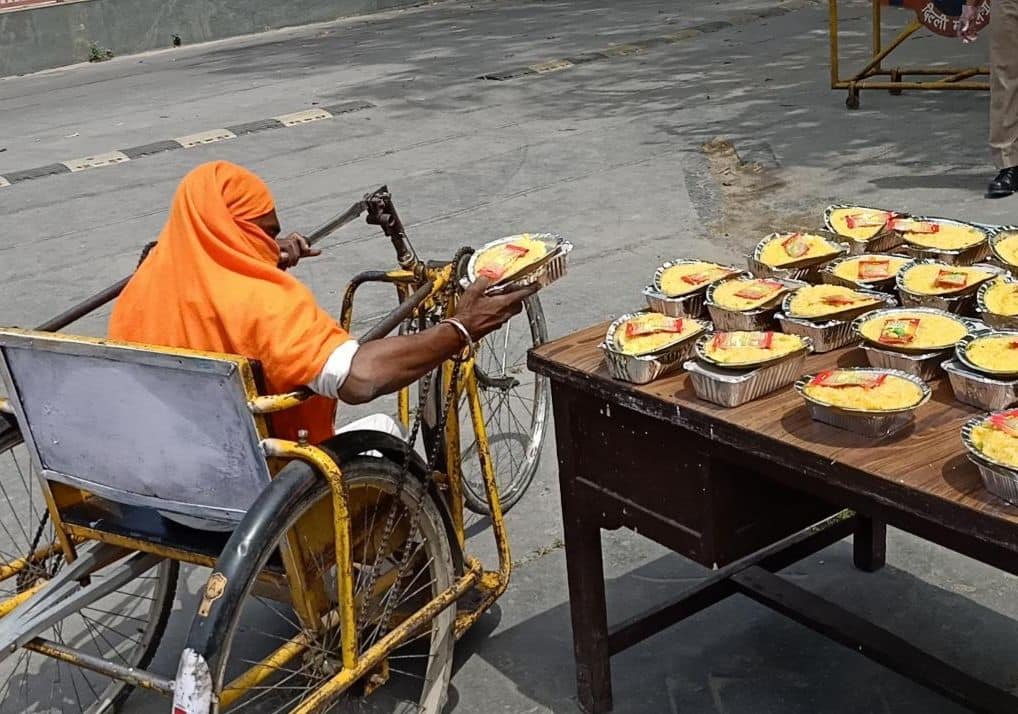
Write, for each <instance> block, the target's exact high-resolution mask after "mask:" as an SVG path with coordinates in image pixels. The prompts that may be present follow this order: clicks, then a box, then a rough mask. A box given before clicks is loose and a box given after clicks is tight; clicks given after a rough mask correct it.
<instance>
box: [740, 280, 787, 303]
mask: <svg viewBox="0 0 1018 714" xmlns="http://www.w3.org/2000/svg"><path fill="white" fill-rule="evenodd" d="M784 289H785V285H784V283H779V282H778V281H776V280H753V281H751V282H748V283H746V284H745V285H744V286H743V287H741V288H739V290H738V292H736V293H735V297H741V298H743V299H744V300H762V299H763V298H765V297H770V296H772V295H777V294H778V293H779V292H780V291H782V290H784Z"/></svg>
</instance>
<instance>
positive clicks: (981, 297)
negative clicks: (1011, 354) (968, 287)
mask: <svg viewBox="0 0 1018 714" xmlns="http://www.w3.org/2000/svg"><path fill="white" fill-rule="evenodd" d="M994 282H995V281H993V280H987V281H986V282H985V283H983V284H982V285H980V286H979V290H978V291H976V310H977V311H978V312H979V318H980V319H981V320H982V321H983V322H985V323H986V324H987V325H989V326H990V327H992V328H994V329H997V330H1015V329H1018V315H1000V314H998V313H995V312H991V311H990V308H989V307H988V306H987V305H986V293H987V292H989V290H990V288H991V287H993V285H994ZM1004 283H1007V284H1011V285H1018V280H1015V279H1014V278H1012V277H1010V276H1008V277H1006V278H1004Z"/></svg>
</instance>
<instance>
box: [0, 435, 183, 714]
mask: <svg viewBox="0 0 1018 714" xmlns="http://www.w3.org/2000/svg"><path fill="white" fill-rule="evenodd" d="M33 554H34V556H33ZM20 559H23V560H22V561H21V563H20V564H19V565H16V566H15V567H20V568H21V569H20V570H19V572H17V573H16V574H14V575H12V576H10V577H7V578H5V579H3V580H0V603H5V602H11V601H12V599H13V598H16V597H18V595H19V594H21V593H24V592H26V591H28V590H30V589H32V588H34V587H40V586H42V584H43V582H44V581H45V580H46V579H48V578H51V577H53V575H55V574H56V573H57V572H59V571H60V569H61V568H62V567H63V565H64V557H63V552H62V551H61V550H60V549H59V547H58V545H57V540H56V532H55V530H54V527H53V524H52V522H51V521H50V519H49V517H48V514H47V513H46V505H45V502H44V500H43V496H42V489H41V486H40V484H39V482H38V480H37V478H36V476H35V475H34V474H33V473H31V470H30V464H29V456H28V451H27V449H26V448H25V446H24V445H23V444H21V443H20V442H18V443H15V444H11V443H10V441H8V442H7V443H6V444H0V565H6V566H11V565H13V564H15V563H17V562H18V561H19V560H20ZM178 570H179V565H178V564H177V563H176V562H173V561H163V563H161V564H160V565H158V566H156V567H155V568H153V569H152V570H150V571H148V572H147V573H145V574H143V575H142V576H141V577H139V578H137V579H136V580H133V581H131V582H130V583H127V584H126V585H124V586H123V587H122V588H120V589H118V590H117V591H115V592H113V593H111V594H110V595H108V596H106V597H104V598H101V599H99V600H97V601H96V602H94V603H92V604H91V605H89V606H88V607H85V608H82V609H81V610H80V611H79V612H76V613H74V614H72V615H70V616H68V617H67V618H65V619H64V620H62V621H61V622H60V623H58V624H56V625H54V626H53V627H51V628H50V629H49V630H48V631H46V632H43V633H42V634H41V636H42V637H44V638H46V639H49V640H53V641H55V642H57V643H58V644H61V645H64V646H67V647H72V648H74V649H76V650H79V651H82V652H85V653H86V654H89V655H93V656H97V657H100V658H102V659H105V660H109V661H111V662H114V663H116V664H120V665H125V666H129V667H139V668H144V667H146V666H147V665H148V664H149V662H150V660H151V658H152V656H153V654H155V650H156V647H157V646H158V644H159V640H160V638H161V637H162V634H163V632H164V630H165V628H166V622H167V619H168V618H169V615H170V611H171V610H172V607H173V598H174V594H175V592H176V584H177V575H178ZM103 577H104V575H103V571H102V570H99V571H98V572H96V573H95V574H94V575H93V576H92V581H93V582H101V581H102V579H103ZM0 682H2V683H3V684H2V685H0V712H2V713H3V714H21V713H22V712H33V713H38V714H50V713H52V712H61V713H62V712H68V713H69V712H74V713H75V714H80V712H89V713H90V714H99V713H107V712H115V711H117V709H118V708H119V706H120V705H121V704H122V703H123V701H124V700H125V699H126V698H127V696H128V695H129V694H130V692H131V691H132V687H130V686H129V685H127V684H126V683H124V682H119V681H114V680H110V679H108V678H106V677H104V676H103V675H100V674H97V673H94V672H90V671H88V670H84V669H81V668H78V667H74V666H73V665H71V664H68V663H64V662H60V661H58V660H55V659H51V658H49V657H46V656H44V655H41V654H38V653H35V652H32V651H31V650H28V649H19V650H18V651H17V652H15V653H13V654H12V655H11V656H9V657H8V658H7V659H5V660H4V661H3V662H0Z"/></svg>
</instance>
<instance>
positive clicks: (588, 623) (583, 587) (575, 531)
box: [563, 503, 612, 714]
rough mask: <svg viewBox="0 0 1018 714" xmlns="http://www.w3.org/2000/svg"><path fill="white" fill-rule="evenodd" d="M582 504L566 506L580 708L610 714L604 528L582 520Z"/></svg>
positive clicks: (568, 560) (568, 567)
mask: <svg viewBox="0 0 1018 714" xmlns="http://www.w3.org/2000/svg"><path fill="white" fill-rule="evenodd" d="M581 508H582V507H581V506H580V505H579V504H576V503H573V504H572V505H571V507H569V508H568V510H567V509H566V508H565V507H564V508H563V511H564V513H563V515H564V516H565V529H564V530H565V549H566V571H567V573H568V576H569V610H570V614H571V616H572V622H573V654H574V657H575V659H576V690H577V695H578V696H579V703H580V709H582V710H583V711H584V712H586V713H587V714H606V713H607V712H610V711H611V709H612V685H611V663H610V659H609V657H610V655H609V653H608V612H607V607H606V604H605V594H604V563H603V560H602V558H601V529H600V528H598V527H597V526H596V525H590V524H588V523H584V522H583V517H582V513H577V512H576V511H580V510H581ZM570 511H572V512H570Z"/></svg>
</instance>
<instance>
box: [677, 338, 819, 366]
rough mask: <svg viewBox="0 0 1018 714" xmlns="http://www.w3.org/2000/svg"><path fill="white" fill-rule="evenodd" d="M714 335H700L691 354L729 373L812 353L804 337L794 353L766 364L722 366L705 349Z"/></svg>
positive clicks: (811, 347) (811, 344) (786, 354)
mask: <svg viewBox="0 0 1018 714" xmlns="http://www.w3.org/2000/svg"><path fill="white" fill-rule="evenodd" d="M714 334H715V333H714V332H708V333H707V334H706V335H701V336H700V337H699V338H698V339H697V340H696V344H695V345H693V353H694V354H695V355H696V358H697V359H698V360H700V361H701V362H702V363H704V364H709V365H711V366H712V367H715V368H717V369H721V370H726V371H729V372H732V371H736V372H737V371H745V370H747V369H759V368H761V367H766V366H769V365H772V364H774V363H776V362H783V361H785V360H788V359H791V358H792V357H795V356H797V355H800V354H802V355H805V354H809V353H810V352H812V351H813V341H812V340H811V339H809V338H808V337H806V338H803V339H802V341H801V342H802V344H801V345H800V346H799V348H798V349H796V350H795V351H794V352H787V353H785V354H783V355H779V356H778V357H774V358H771V359H769V360H767V361H766V362H757V363H756V364H752V365H746V364H742V365H734V364H733V365H729V364H722V363H721V362H717V361H716V360H714V359H713V358H712V357H711V356H710V355H708V354H707V349H706V348H707V343H708V342H710V341H711V340H713V339H714Z"/></svg>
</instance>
